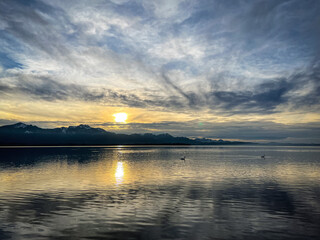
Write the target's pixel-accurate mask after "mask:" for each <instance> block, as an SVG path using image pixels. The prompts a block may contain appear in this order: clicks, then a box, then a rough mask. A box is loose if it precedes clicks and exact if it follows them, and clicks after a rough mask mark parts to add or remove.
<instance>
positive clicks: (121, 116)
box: [112, 113, 128, 123]
mask: <svg viewBox="0 0 320 240" xmlns="http://www.w3.org/2000/svg"><path fill="white" fill-rule="evenodd" d="M112 116H114V121H115V122H117V123H125V122H126V120H127V118H128V115H127V114H126V113H115V114H113V115H112Z"/></svg>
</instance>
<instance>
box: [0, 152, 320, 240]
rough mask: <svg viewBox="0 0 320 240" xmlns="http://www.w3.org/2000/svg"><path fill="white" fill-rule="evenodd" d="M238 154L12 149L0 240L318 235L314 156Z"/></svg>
mask: <svg viewBox="0 0 320 240" xmlns="http://www.w3.org/2000/svg"><path fill="white" fill-rule="evenodd" d="M241 149H242V150H241V156H240V154H239V153H237V152H236V150H235V149H234V148H228V149H223V148H219V149H208V150H206V149H201V151H199V150H198V149H191V148H190V150H188V149H187V148H184V149H183V152H186V154H187V156H188V160H187V161H186V162H182V161H180V160H179V157H180V156H181V151H182V150H181V149H180V148H172V149H170V148H168V149H157V150H156V151H149V150H147V151H146V152H144V149H139V148H138V149H136V150H134V149H130V151H128V152H125V153H123V152H122V153H121V154H119V150H118V149H100V150H97V151H96V150H95V151H92V149H91V150H90V149H89V148H88V150H86V149H74V150H68V149H54V150H48V152H47V153H46V150H40V152H42V153H39V152H38V151H37V150H32V151H30V150H28V151H25V150H22V152H20V153H19V150H15V151H13V154H14V156H15V157H16V158H17V156H19V157H18V158H19V159H16V160H15V159H14V157H12V156H10V155H5V159H11V160H12V161H13V160H14V161H17V162H19V164H17V165H14V166H13V167H12V166H11V167H8V165H5V166H4V167H3V168H1V169H0V182H1V184H0V239H10V238H12V237H13V236H15V237H16V238H17V239H18V238H21V239H23V238H24V237H26V236H28V234H29V236H31V235H32V234H33V235H32V236H34V238H50V236H51V237H52V236H61V237H62V238H66V239H72V238H74V239H79V238H96V239H99V238H102V239H103V238H110V239H129V238H132V239H164V238H166V239H170V238H171V239H187V238H189V239H206V238H207V239H239V238H241V239H256V238H255V237H256V236H261V235H259V234H261V233H262V232H263V237H265V238H267V239H276V238H278V239H279V238H281V239H292V238H294V236H295V235H296V236H297V237H300V236H302V235H303V238H304V239H308V238H309V239H311V238H312V237H313V236H319V232H318V226H319V224H320V219H319V216H320V201H319V187H318V179H319V178H318V177H319V163H318V162H317V161H314V160H312V159H311V157H310V156H311V154H310V153H307V154H304V155H300V157H302V156H305V158H304V161H300V159H301V158H300V157H296V158H295V156H299V155H297V153H294V154H291V157H292V158H290V160H288V159H289V158H288V155H289V153H287V152H285V151H283V152H281V154H279V153H278V152H277V154H276V156H280V157H282V156H283V158H280V157H279V159H275V157H274V156H275V155H273V158H272V152H269V153H268V156H270V159H268V160H264V161H261V159H260V157H259V156H258V157H257V158H254V157H252V156H249V154H255V155H256V153H253V152H252V150H254V148H252V149H247V148H241ZM131 150H132V152H131ZM277 151H278V150H277ZM29 153H30V154H33V155H30V154H29ZM220 153H223V154H220ZM2 156H3V155H2ZM24 156H26V158H25V159H26V160H25V161H24V160H23V159H24ZM32 159H33V161H32ZM283 159H285V161H283ZM8 162H9V161H8ZM311 163H312V164H311ZM120 183H121V184H120ZM13 226H14V227H13ZM17 229H18V230H17ZM98 229H99V230H98ZM301 239H302V237H301Z"/></svg>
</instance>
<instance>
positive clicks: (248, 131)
mask: <svg viewBox="0 0 320 240" xmlns="http://www.w3.org/2000/svg"><path fill="white" fill-rule="evenodd" d="M115 125H117V129H118V130H117V131H122V132H125V133H136V132H139V133H145V132H153V131H155V129H156V131H157V132H158V133H170V134H173V135H175V136H186V137H198V136H203V137H207V138H213V139H220V138H222V139H242V140H247V141H256V140H268V141H283V142H286V141H287V142H290V141H295V142H300V143H303V142H305V141H306V142H307V143H319V136H320V123H318V122H317V123H311V124H310V123H308V124H293V125H290V124H289V125H286V124H280V123H273V122H268V121H260V122H258V121H250V122H225V123H212V122H199V121H186V122H155V123H128V124H125V125H123V124H122V125H121V124H120V125H119V124H115V123H103V124H98V125H97V126H104V127H106V129H108V128H110V129H113V126H115ZM119 129H120V130H119ZM111 131H112V130H111Z"/></svg>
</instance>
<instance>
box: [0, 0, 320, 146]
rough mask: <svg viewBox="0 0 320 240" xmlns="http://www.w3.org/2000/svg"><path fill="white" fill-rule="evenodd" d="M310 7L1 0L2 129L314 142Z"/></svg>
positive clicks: (317, 47) (316, 97) (186, 0)
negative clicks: (20, 125) (24, 126)
mask: <svg viewBox="0 0 320 240" xmlns="http://www.w3.org/2000/svg"><path fill="white" fill-rule="evenodd" d="M319 13H320V1H317V0H303V1H301V0H255V1H253V0H226V1H219V0H216V1H214V0H200V1H199V0H158V1H156V0H155V1H150V0H139V1H138V0H137V1H134V0H132V1H131V0H130V1H128V0H109V1H102V0H77V1H73V0H68V1H65V0H55V1H50V0H28V1H25V0H20V1H19V0H1V1H0V125H5V124H10V123H15V122H25V123H30V124H35V125H38V126H40V127H47V128H51V127H61V126H69V125H77V124H89V125H90V126H92V127H101V128H104V129H106V130H108V131H113V132H122V133H145V132H153V133H165V132H166V133H170V134H172V135H174V136H186V137H206V138H212V139H220V138H222V139H231V140H232V139H236V140H245V141H262V142H263V141H279V142H299V143H301V142H307V143H320V27H319V26H320V14H319ZM119 112H124V113H127V114H128V119H127V121H126V123H116V122H115V121H114V116H113V115H114V114H115V113H119Z"/></svg>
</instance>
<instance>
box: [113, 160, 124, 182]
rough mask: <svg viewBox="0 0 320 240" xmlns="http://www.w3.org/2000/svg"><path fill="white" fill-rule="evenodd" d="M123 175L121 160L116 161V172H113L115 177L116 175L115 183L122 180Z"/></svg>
mask: <svg viewBox="0 0 320 240" xmlns="http://www.w3.org/2000/svg"><path fill="white" fill-rule="evenodd" d="M123 176H124V168H123V163H122V162H118V163H117V169H116V173H115V177H116V181H117V183H121V182H122V180H123Z"/></svg>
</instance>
